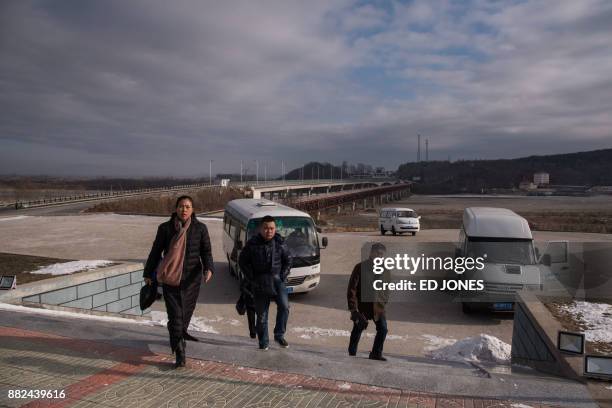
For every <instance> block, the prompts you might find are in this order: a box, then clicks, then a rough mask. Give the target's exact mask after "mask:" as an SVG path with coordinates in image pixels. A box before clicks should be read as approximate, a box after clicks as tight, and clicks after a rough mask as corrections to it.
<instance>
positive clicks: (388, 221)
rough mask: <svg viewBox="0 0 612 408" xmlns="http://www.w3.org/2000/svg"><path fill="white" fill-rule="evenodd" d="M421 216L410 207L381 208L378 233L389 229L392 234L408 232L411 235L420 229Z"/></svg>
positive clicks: (383, 233)
mask: <svg viewBox="0 0 612 408" xmlns="http://www.w3.org/2000/svg"><path fill="white" fill-rule="evenodd" d="M420 219H421V217H420V216H419V215H418V214H417V213H416V211H414V210H413V209H411V208H381V209H380V216H379V218H378V225H380V235H385V232H387V231H391V233H392V234H393V235H397V234H398V233H399V234H403V233H404V232H410V233H411V234H412V235H413V236H414V235H416V233H417V232H419V231H420V230H421V222H420Z"/></svg>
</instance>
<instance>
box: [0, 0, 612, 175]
mask: <svg viewBox="0 0 612 408" xmlns="http://www.w3.org/2000/svg"><path fill="white" fill-rule="evenodd" d="M504 3H505V4H506V5H507V6H504V7H501V6H500V3H498V4H497V5H495V4H493V5H492V4H491V3H488V2H484V3H481V2H475V4H474V7H473V8H472V9H470V10H468V12H467V13H466V14H465V15H463V17H462V18H453V17H452V15H451V14H452V13H453V12H454V11H455V9H454V7H455V6H454V5H453V4H454V3H452V2H437V3H436V4H435V5H434V6H432V5H431V3H430V2H425V1H419V2H416V3H412V4H411V5H408V6H404V5H402V4H400V3H393V4H394V15H393V16H392V15H390V14H388V13H387V12H386V11H385V12H383V11H382V10H381V9H377V8H375V7H374V6H372V5H366V6H360V5H359V4H357V3H356V2H353V1H338V2H327V1H323V0H321V1H312V2H300V1H295V2H288V1H279V2H272V1H270V2H264V3H259V2H258V3H254V2H249V1H243V2H200V1H180V2H162V1H153V2H152V1H130V2H124V1H106V2H95V1H74V2H61V3H58V2H51V1H36V2H34V1H32V2H26V1H5V2H3V3H2V5H1V6H0V7H1V8H2V10H0V54H1V55H2V58H1V59H0V143H1V144H2V147H3V148H2V149H1V151H0V173H8V172H14V170H15V169H16V168H17V169H19V171H21V172H25V173H41V172H44V173H62V174H63V173H74V172H83V174H109V175H116V174H125V175H132V174H133V175H164V174H171V175H183V174H190V175H191V174H197V173H198V172H201V173H202V174H204V173H206V172H207V170H208V169H207V164H208V160H210V159H213V160H215V169H216V170H218V171H232V170H233V171H237V170H238V169H239V163H240V160H241V159H243V160H245V161H252V160H253V159H259V160H268V161H274V162H280V160H281V159H283V158H286V161H287V162H288V167H290V166H299V165H301V164H302V163H303V162H307V161H311V160H327V161H334V162H336V163H339V162H340V161H341V160H349V161H353V162H357V161H362V162H369V163H372V164H376V165H385V166H386V167H387V168H395V167H396V166H397V165H398V164H400V163H402V162H405V161H407V160H413V159H414V157H415V148H416V144H415V142H414V138H415V137H416V134H417V133H422V134H424V135H427V136H428V137H430V139H431V142H432V144H431V150H432V155H433V154H435V155H437V156H438V158H445V157H447V156H448V155H451V156H452V157H454V158H457V157H462V156H463V157H507V156H512V157H516V156H519V155H522V154H532V153H539V154H545V153H548V152H559V151H571V150H572V149H577V150H588V149H590V148H600V147H609V145H610V141H611V136H612V135H611V134H610V131H609V129H610V128H612V127H611V126H610V125H612V118H611V117H610V113H609V112H611V111H612V109H611V108H612V96H610V95H612V84H611V82H610V76H609V72H612V58H611V57H610V55H611V54H610V52H609V44H610V43H612V28H611V27H610V25H607V26H606V24H605V22H606V21H607V20H608V19H609V15H610V6H609V3H606V2H596V1H589V2H581V6H576V5H572V4H574V2H571V3H572V4H569V3H570V2H568V5H565V6H563V7H558V8H557V9H555V10H552V11H550V12H548V13H542V11H543V10H547V8H550V7H549V6H547V5H546V2H540V1H532V2H528V3H525V4H523V3H520V4H516V5H511V4H509V3H506V2H502V3H501V4H502V5H503V4H504ZM423 22H427V23H428V24H431V27H432V29H431V30H430V31H428V32H425V31H419V30H415V29H414V28H415V25H416V26H417V28H418V26H419V25H422V24H423ZM477 23H479V24H482V25H483V26H489V27H492V28H493V29H492V32H491V33H486V32H485V33H482V32H475V31H474V30H473V29H472V28H471V27H473V26H474V24H477ZM368 28H376V29H377V30H379V32H378V33H376V34H374V35H372V36H370V37H362V38H358V39H351V35H353V34H352V33H353V32H354V30H359V29H368ZM449 47H465V48H466V49H473V50H475V51H476V52H478V53H482V54H483V55H484V59H483V60H479V59H478V58H472V57H470V56H469V55H468V56H466V55H461V54H459V55H453V54H444V53H443V52H442V51H443V50H445V49H448V48H449ZM361 68H370V69H376V70H379V71H380V72H381V74H382V75H386V76H387V81H388V82H389V83H390V84H394V85H393V87H394V88H395V89H396V90H397V92H391V93H389V92H386V91H382V90H378V89H373V88H372V87H371V86H370V85H368V84H367V83H365V82H362V81H361V80H360V78H358V77H357V78H355V77H351V76H350V75H349V73H350V72H351V70H354V69H361ZM390 87H391V86H390ZM403 93H404V94H406V95H402V94H403ZM558 140H561V142H559V141H558ZM277 167H279V166H277ZM201 168H204V170H202V169H201Z"/></svg>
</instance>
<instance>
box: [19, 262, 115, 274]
mask: <svg viewBox="0 0 612 408" xmlns="http://www.w3.org/2000/svg"><path fill="white" fill-rule="evenodd" d="M112 263H113V261H106V260H94V261H71V262H62V263H56V264H52V265H48V266H42V267H40V268H38V269H37V270H35V271H31V272H29V273H32V274H35V275H69V274H71V273H75V272H79V271H89V270H91V269H96V268H99V267H101V266H106V265H110V264H112Z"/></svg>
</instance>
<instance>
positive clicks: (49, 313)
mask: <svg viewBox="0 0 612 408" xmlns="http://www.w3.org/2000/svg"><path fill="white" fill-rule="evenodd" d="M0 310H6V311H11V312H27V313H34V314H40V315H45V316H56V317H71V318H76V319H86V320H98V321H104V322H112V323H129V324H141V325H145V326H151V325H153V323H152V322H151V321H149V320H136V319H130V318H127V317H115V316H99V315H90V314H86V313H77V312H67V311H63V310H50V309H38V308H34V307H26V306H21V305H11V304H8V303H0Z"/></svg>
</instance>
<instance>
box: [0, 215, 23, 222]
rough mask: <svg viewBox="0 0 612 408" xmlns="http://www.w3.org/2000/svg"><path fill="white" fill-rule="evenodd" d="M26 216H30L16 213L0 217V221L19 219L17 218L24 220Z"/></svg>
mask: <svg viewBox="0 0 612 408" xmlns="http://www.w3.org/2000/svg"><path fill="white" fill-rule="evenodd" d="M25 218H30V217H29V216H27V215H16V216H14V217H4V218H0V222H2V221H17V220H23V219H25Z"/></svg>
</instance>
